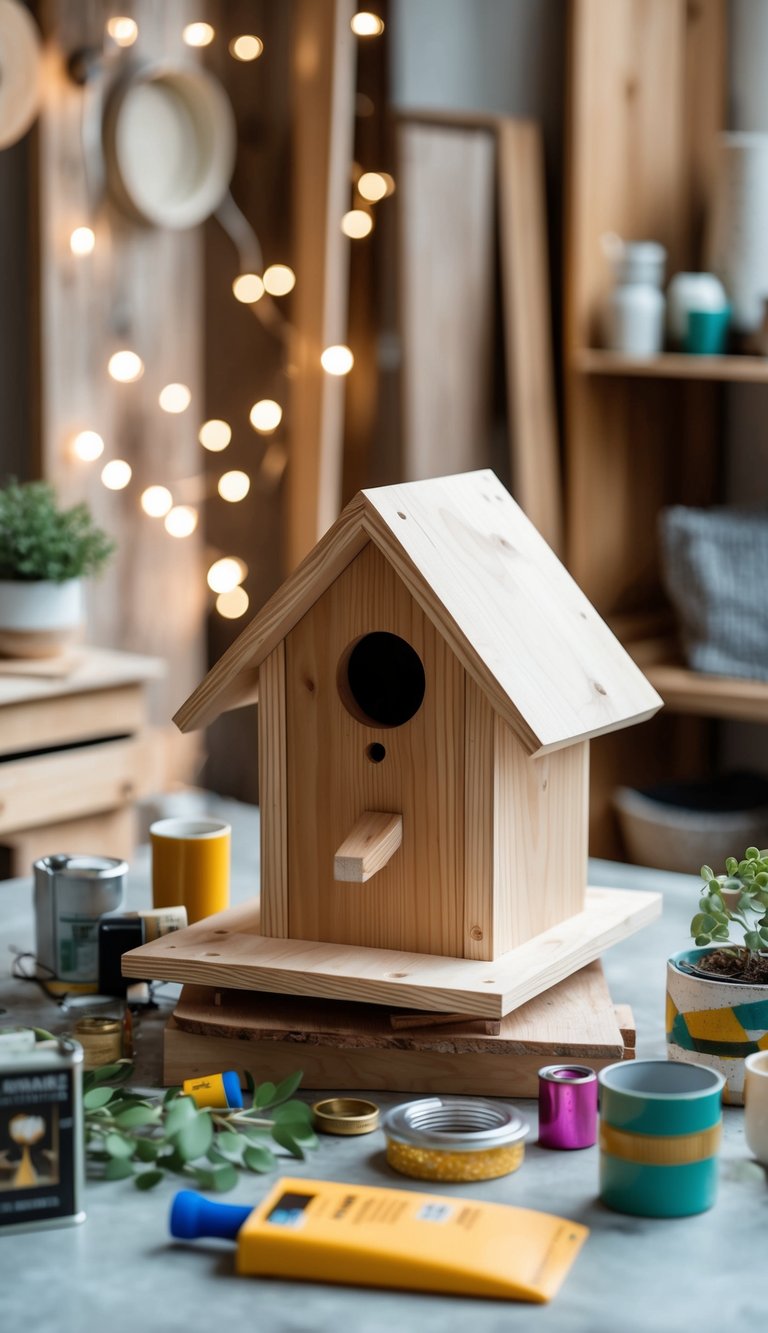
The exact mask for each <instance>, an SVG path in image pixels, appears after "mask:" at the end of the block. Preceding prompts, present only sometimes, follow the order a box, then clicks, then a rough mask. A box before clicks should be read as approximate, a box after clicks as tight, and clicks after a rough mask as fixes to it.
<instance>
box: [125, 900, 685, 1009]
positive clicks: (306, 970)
mask: <svg viewBox="0 0 768 1333" xmlns="http://www.w3.org/2000/svg"><path fill="white" fill-rule="evenodd" d="M660 910H661V897H660V895H659V894H658V893H644V892H640V891H635V890H632V891H630V890H624V889H605V888H601V889H587V894H586V906H585V909H584V911H583V912H580V913H579V914H578V916H573V917H570V918H569V919H568V920H567V921H564V922H561V924H560V925H559V926H556V927H553V928H552V929H551V930H547V931H544V932H543V933H542V934H541V935H537V936H535V938H534V939H532V940H529V941H528V942H527V943H526V944H523V945H521V946H520V947H519V948H517V949H513V950H511V951H510V952H509V953H506V954H504V955H503V956H502V957H501V958H497V959H496V961H495V962H490V963H486V962H475V961H474V960H472V959H462V958H444V957H439V956H437V955H435V954H407V953H398V952H396V951H395V950H391V949H364V948H357V947H354V946H352V945H338V944H321V943H317V942H316V941H307V940H281V939H267V938H265V937H263V936H261V935H259V933H258V930H259V925H258V909H257V907H256V905H255V904H253V903H246V904H245V905H243V906H241V907H234V908H230V910H229V911H227V912H221V913H219V915H218V916H213V917H208V918H207V919H206V920H205V921H200V922H198V923H197V924H196V925H194V926H190V927H188V928H187V930H184V931H177V932H175V933H174V934H173V935H168V936H164V937H163V938H162V939H160V940H154V941H153V942H152V943H151V944H145V945H143V946H142V947H141V948H140V949H132V950H131V951H130V952H129V953H126V954H124V955H123V974H124V975H125V976H129V977H140V978H144V979H159V980H164V981H182V982H187V983H192V984H195V985H199V986H214V987H218V988H221V989H224V990H227V989H233V990H255V991H270V992H277V993H279V994H287V995H309V996H317V997H321V998H325V999H331V1000H355V1001H357V1002H360V1003H367V1004H382V1005H387V1006H389V1007H392V1008H402V1009H434V1010H441V1011H445V1012H449V1013H462V1014H471V1015H473V1016H477V1017H484V1018H501V1017H503V1016H504V1015H505V1014H508V1013H510V1012H511V1011H512V1010H513V1009H518V1008H519V1007H520V1006H521V1005H523V1004H526V1003H527V1002H528V1001H529V1000H532V999H533V998H534V997H535V996H537V995H541V994H542V992H544V991H548V990H549V989H550V988H551V987H552V986H554V985H556V984H557V983H558V982H560V981H563V980H564V979H565V978H566V977H569V976H571V975H572V974H573V973H574V972H577V971H579V969H581V968H582V967H585V966H586V965H587V964H588V963H591V962H593V961H594V960H595V959H596V958H598V957H599V956H600V954H601V953H603V951H604V950H605V949H607V948H608V947H609V946H610V945H611V944H616V943H618V941H619V940H622V939H625V938H626V937H627V936H628V935H631V934H633V933H634V932H635V931H636V930H640V929H641V928H642V927H643V926H645V925H647V924H648V923H649V922H651V921H653V920H654V918H655V917H656V916H658V914H659V912H660Z"/></svg>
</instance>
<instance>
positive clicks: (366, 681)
mask: <svg viewBox="0 0 768 1333" xmlns="http://www.w3.org/2000/svg"><path fill="white" fill-rule="evenodd" d="M338 687H339V694H340V695H341V699H342V703H343V704H344V707H345V708H346V709H347V711H348V712H350V713H351V714H352V716H353V717H354V718H356V719H357V721H358V722H362V723H364V724H365V725H366V726H369V727H401V726H402V725H403V723H404V722H409V721H410V719H411V718H412V717H413V716H414V714H415V713H417V712H418V711H419V709H420V708H421V705H422V702H423V700H424V690H425V688H426V679H425V676H424V667H423V666H422V662H421V658H420V657H419V655H418V653H417V652H416V651H415V649H414V648H412V647H411V645H410V644H409V643H406V641H405V639H401V638H400V637H399V635H397V634H389V633H387V632H386V631H384V630H376V631H374V632H373V633H372V634H364V635H363V637H362V639H358V640H357V641H356V642H355V643H353V644H351V645H350V647H349V648H348V649H347V651H346V652H345V653H344V655H343V657H342V659H341V662H340V663H339V672H338Z"/></svg>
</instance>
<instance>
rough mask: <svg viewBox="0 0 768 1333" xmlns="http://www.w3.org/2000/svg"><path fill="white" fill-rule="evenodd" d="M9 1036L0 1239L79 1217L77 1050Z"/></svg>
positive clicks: (1, 1089) (1, 1127)
mask: <svg viewBox="0 0 768 1333" xmlns="http://www.w3.org/2000/svg"><path fill="white" fill-rule="evenodd" d="M13 1035H14V1037H15V1038H16V1040H15V1041H14V1040H13V1038H11V1037H9V1036H8V1030H7V1029H6V1030H5V1032H4V1034H3V1036H4V1038H7V1039H6V1040H3V1042H2V1043H0V1162H1V1163H2V1175H1V1176H0V1235H3V1234H5V1232H7V1231H32V1230H37V1229H38V1228H39V1227H57V1226H64V1225H66V1224H67V1223H71V1222H82V1220H83V1218H84V1217H85V1213H84V1212H83V1187H84V1186H83V1174H84V1135H83V1097H82V1068H83V1052H82V1049H81V1048H80V1046H79V1045H78V1043H77V1042H76V1041H72V1040H71V1039H70V1038H68V1037H58V1038H56V1039H55V1040H53V1041H39V1042H36V1041H35V1034H34V1033H33V1032H30V1033H29V1036H28V1038H27V1040H26V1041H20V1040H19V1037H20V1033H19V1032H18V1031H17V1032H16V1033H15V1034H13Z"/></svg>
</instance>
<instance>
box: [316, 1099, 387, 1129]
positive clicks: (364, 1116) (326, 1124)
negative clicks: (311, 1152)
mask: <svg viewBox="0 0 768 1333" xmlns="http://www.w3.org/2000/svg"><path fill="white" fill-rule="evenodd" d="M312 1114H313V1116H314V1119H315V1129H319V1130H320V1132H321V1133H322V1134H349V1135H352V1134H370V1133H371V1132H372V1130H374V1129H378V1128H379V1123H380V1114H379V1108H378V1106H377V1105H376V1103H375V1102H366V1101H363V1100H362V1099H361V1098H359V1097H328V1098H326V1100H325V1101H322V1102H315V1104H314V1106H313V1107H312Z"/></svg>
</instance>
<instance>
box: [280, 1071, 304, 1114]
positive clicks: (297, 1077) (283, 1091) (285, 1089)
mask: <svg viewBox="0 0 768 1333" xmlns="http://www.w3.org/2000/svg"><path fill="white" fill-rule="evenodd" d="M303 1077H304V1073H303V1071H302V1070H301V1069H300V1070H299V1071H298V1073H296V1074H289V1075H288V1077H287V1078H284V1079H283V1081H282V1083H278V1085H277V1087H276V1088H275V1092H274V1096H273V1097H272V1105H273V1106H274V1105H276V1103H277V1102H284V1101H286V1100H287V1098H288V1097H292V1096H293V1094H294V1092H295V1091H296V1089H297V1088H298V1086H299V1084H300V1083H301V1080H302V1079H303ZM302 1105H303V1103H302Z"/></svg>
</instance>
